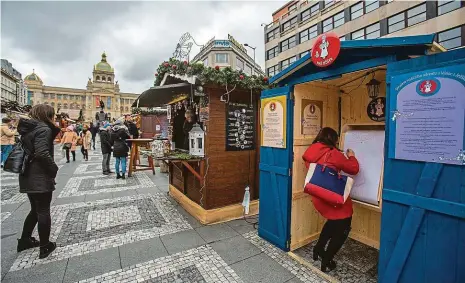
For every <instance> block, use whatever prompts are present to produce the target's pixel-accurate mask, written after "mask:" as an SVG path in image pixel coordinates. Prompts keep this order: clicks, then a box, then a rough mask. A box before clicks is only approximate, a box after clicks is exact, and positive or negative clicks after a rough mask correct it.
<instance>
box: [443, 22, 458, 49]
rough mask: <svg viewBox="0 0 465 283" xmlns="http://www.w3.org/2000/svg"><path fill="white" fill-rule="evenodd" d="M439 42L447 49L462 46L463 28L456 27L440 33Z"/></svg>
mask: <svg viewBox="0 0 465 283" xmlns="http://www.w3.org/2000/svg"><path fill="white" fill-rule="evenodd" d="M438 42H439V44H441V45H442V46H444V48H446V49H454V48H457V47H460V46H462V27H456V28H453V29H450V30H446V31H443V32H440V33H438Z"/></svg>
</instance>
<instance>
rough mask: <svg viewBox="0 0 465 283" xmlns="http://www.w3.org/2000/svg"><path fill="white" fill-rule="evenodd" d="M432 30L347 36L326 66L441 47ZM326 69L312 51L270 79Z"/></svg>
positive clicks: (277, 80) (281, 80)
mask: <svg viewBox="0 0 465 283" xmlns="http://www.w3.org/2000/svg"><path fill="white" fill-rule="evenodd" d="M434 36H435V35H434V34H427V35H417V36H404V37H390V38H377V39H366V40H347V41H342V42H341V51H340V53H339V57H338V58H337V60H336V61H335V62H334V64H333V65H332V66H331V67H329V68H326V69H331V68H339V67H343V66H345V65H349V64H353V63H356V62H361V61H364V60H365V61H366V60H373V59H376V58H380V57H385V56H404V57H409V56H420V55H425V54H427V53H428V52H430V51H434V52H437V51H439V52H440V51H444V48H442V47H441V46H440V45H438V44H437V43H435V42H434ZM324 70H325V69H322V68H319V67H317V66H315V65H314V64H313V63H312V60H311V54H307V55H305V56H304V57H302V58H300V59H299V60H297V61H296V62H294V63H293V64H291V65H290V66H289V67H287V68H286V69H284V70H282V71H281V72H279V73H278V74H276V75H275V76H273V77H272V78H270V83H277V84H279V85H285V84H287V83H289V82H290V79H291V77H292V78H295V77H300V76H304V75H308V74H315V73H318V72H321V71H324Z"/></svg>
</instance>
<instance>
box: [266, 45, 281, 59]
mask: <svg viewBox="0 0 465 283" xmlns="http://www.w3.org/2000/svg"><path fill="white" fill-rule="evenodd" d="M278 53H279V52H278V46H275V47H273V48H271V49H269V50H268V51H267V52H266V60H270V59H273V58H274V57H276V56H278Z"/></svg>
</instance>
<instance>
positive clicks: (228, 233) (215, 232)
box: [195, 223, 239, 243]
mask: <svg viewBox="0 0 465 283" xmlns="http://www.w3.org/2000/svg"><path fill="white" fill-rule="evenodd" d="M195 230H196V231H197V232H198V233H199V234H200V236H202V238H203V239H204V240H205V241H206V242H207V243H212V242H216V241H220V240H224V239H228V238H232V237H235V236H237V235H239V234H238V233H237V232H236V231H234V230H233V229H232V228H231V227H229V226H228V225H227V224H224V223H221V224H215V225H209V226H203V227H200V228H197V229H195Z"/></svg>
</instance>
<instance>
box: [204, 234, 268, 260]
mask: <svg viewBox="0 0 465 283" xmlns="http://www.w3.org/2000/svg"><path fill="white" fill-rule="evenodd" d="M210 246H211V247H212V248H213V249H214V250H215V251H216V252H217V253H218V254H219V255H220V256H221V258H222V259H223V260H224V261H225V262H226V263H227V264H233V263H236V262H238V261H241V260H244V259H246V258H249V257H252V256H254V255H257V254H260V253H261V252H262V251H260V250H259V249H258V248H257V247H255V246H254V245H253V244H251V243H250V242H249V241H248V240H246V239H245V238H244V237H242V236H236V237H233V238H229V239H226V240H221V241H218V242H215V243H212V244H210Z"/></svg>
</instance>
